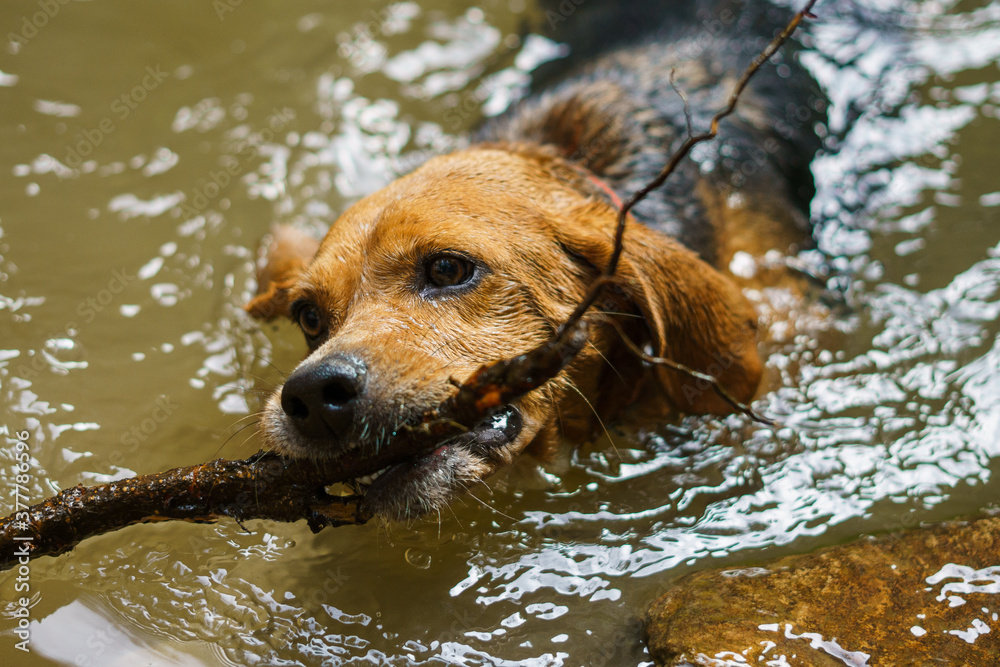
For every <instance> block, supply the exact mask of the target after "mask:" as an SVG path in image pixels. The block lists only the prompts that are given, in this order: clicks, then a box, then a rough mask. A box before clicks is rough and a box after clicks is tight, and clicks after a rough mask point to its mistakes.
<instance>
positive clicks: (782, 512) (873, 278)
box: [0, 0, 1000, 665]
mask: <svg viewBox="0 0 1000 667" xmlns="http://www.w3.org/2000/svg"><path fill="white" fill-rule="evenodd" d="M591 1H593V2H597V1H598V0H591ZM827 4H833V3H827ZM836 4H837V6H836V7H834V6H829V7H823V6H821V8H820V10H819V11H818V13H819V14H820V15H821V17H822V20H821V21H819V22H815V23H813V24H811V25H810V26H809V27H808V29H807V32H806V33H805V34H804V35H803V39H804V41H805V51H804V53H803V56H802V57H803V62H804V63H805V64H806V66H807V67H808V68H809V70H810V71H812V72H813V74H814V75H815V76H816V77H817V79H818V80H819V81H820V83H821V85H822V86H823V88H824V89H825V90H826V92H827V94H828V95H829V97H830V98H831V100H832V107H831V109H830V122H829V125H828V127H827V128H826V134H827V151H826V152H825V154H824V155H823V156H821V157H820V158H819V159H818V160H817V162H816V164H815V173H816V178H817V182H818V190H819V191H818V194H817V197H816V199H815V202H814V206H813V217H814V219H815V220H816V222H817V224H818V226H819V230H820V231H819V232H818V238H819V247H818V250H816V251H813V252H811V253H807V254H805V255H804V256H803V258H802V260H803V261H805V262H807V263H810V264H814V265H822V266H827V267H829V268H830V272H831V285H832V286H833V288H834V289H835V291H837V292H838V293H839V294H840V295H841V301H842V303H841V304H840V305H839V306H838V307H837V310H836V313H835V315H834V316H833V317H832V318H830V319H829V320H828V321H827V322H826V323H825V324H823V325H822V326H818V327H817V328H818V331H816V332H813V333H809V334H805V333H799V334H794V333H791V334H789V335H788V336H787V337H786V338H784V339H783V338H782V337H781V336H777V338H776V340H775V341H774V342H773V343H771V344H769V349H768V350H767V351H768V353H769V355H770V356H769V362H768V363H769V373H770V375H771V377H772V378H773V379H775V380H777V383H778V384H780V385H781V387H780V388H779V389H777V390H775V391H773V392H771V393H770V394H769V395H767V396H765V397H764V398H763V399H761V400H760V401H759V402H758V403H757V404H756V405H755V408H756V409H757V410H759V411H762V412H765V413H767V414H769V415H772V416H775V417H777V418H779V421H780V424H779V426H778V427H776V428H766V427H759V426H753V425H750V424H747V423H746V421H745V420H743V419H738V418H729V419H724V420H711V419H687V420H684V421H682V422H680V423H677V424H669V425H655V424H654V425H652V426H649V425H645V424H644V425H641V426H636V425H628V428H625V429H624V430H622V431H621V432H616V434H615V442H616V445H617V453H616V452H615V450H614V449H613V448H612V447H611V446H610V444H609V443H608V442H607V441H606V440H602V441H599V442H597V443H591V444H588V445H586V446H584V447H583V448H581V449H580V450H578V451H577V452H576V453H575V454H574V455H573V456H572V457H568V458H567V459H566V460H564V461H561V462H559V463H557V464H554V465H552V466H550V467H549V468H548V469H546V470H545V471H544V472H542V473H531V472H530V471H521V472H520V473H518V474H516V475H512V476H509V477H508V478H505V479H500V480H495V481H493V482H491V483H490V486H491V487H492V493H491V492H490V491H488V490H487V489H485V488H482V489H479V490H477V491H476V493H475V496H476V498H472V497H470V498H467V499H466V500H465V501H464V502H462V503H458V504H456V506H455V507H454V508H453V509H454V511H453V513H448V514H444V515H442V516H441V518H440V521H438V519H437V518H436V517H435V518H434V519H432V520H429V521H427V522H420V523H416V524H414V525H412V526H401V525H395V526H391V527H380V526H378V525H375V524H372V525H368V526H363V527H348V528H340V529H336V530H327V531H325V532H323V533H321V534H319V535H312V534H310V533H309V531H308V529H307V528H306V527H305V525H304V524H296V525H277V524H270V523H263V522H250V523H249V524H248V525H247V528H248V529H249V530H250V531H251V532H250V533H247V532H245V531H243V530H242V529H241V528H240V526H238V525H236V524H235V523H233V522H225V523H222V524H219V525H180V524H161V525H148V526H137V527H132V528H129V529H126V530H123V531H119V532H117V533H114V534H111V535H107V536H103V537H100V538H96V539H93V540H89V541H88V542H86V543H85V544H83V545H82V546H81V547H80V548H78V549H77V550H76V551H75V552H73V553H72V554H69V555H67V556H63V557H60V558H58V559H44V560H41V561H37V562H36V563H34V564H33V565H32V566H31V570H30V580H29V583H30V595H31V596H33V598H32V599H33V602H34V606H33V607H32V611H31V618H32V622H33V625H32V649H33V653H32V654H31V655H29V656H24V655H22V654H20V653H15V652H14V651H13V649H12V648H8V647H7V645H5V647H4V655H5V656H12V657H5V662H7V663H9V664H25V665H56V664H58V665H68V664H75V665H97V664H100V665H115V664H123V665H124V664H143V662H148V663H151V664H182V665H214V664H219V663H220V662H221V663H225V664H236V665H247V664H267V665H278V664H281V665H319V664H337V663H338V662H341V661H342V662H346V663H359V664H360V663H365V662H366V661H367V662H382V661H391V662H392V663H393V664H441V663H454V664H503V665H511V664H524V665H549V664H565V665H579V664H591V665H598V664H640V663H642V662H644V661H645V660H647V657H646V656H645V655H644V652H643V648H642V644H641V641H640V636H641V630H640V625H639V619H640V617H641V614H642V612H643V610H644V608H645V606H646V605H647V604H648V603H649V602H650V601H651V600H652V599H654V598H655V597H656V596H657V595H658V593H659V592H661V591H662V590H664V588H665V587H666V586H667V585H668V584H669V582H670V581H672V580H673V579H675V578H676V577H677V576H680V575H681V574H684V573H686V572H689V571H692V570H696V569H703V568H707V567H713V566H718V565H723V564H726V565H731V564H748V565H749V564H753V563H756V562H759V561H760V560H762V559H764V558H767V557H771V556H776V555H780V554H787V553H793V552H803V551H808V550H810V549H812V548H815V547H817V546H821V545H828V544H835V543H839V542H842V541H845V540H848V539H851V538H853V537H855V536H857V535H859V534H862V533H867V532H875V531H881V530H885V529H894V528H899V527H903V526H913V525H917V524H918V523H920V522H924V521H936V520H941V519H945V518H950V517H953V516H957V515H962V514H967V513H972V512H976V511H978V510H981V509H984V508H992V507H995V506H996V501H995V498H997V496H998V491H1000V488H998V486H997V485H998V481H997V478H996V476H995V475H994V474H993V473H994V472H995V470H996V468H997V464H996V462H995V461H996V460H997V459H996V457H997V454H998V453H1000V436H998V431H1000V370H998V369H1000V344H998V342H997V341H998V339H997V334H998V329H1000V327H998V325H997V314H998V309H1000V209H998V207H1000V185H998V184H997V181H996V178H995V173H996V169H995V157H994V156H995V152H996V151H995V146H996V142H997V139H998V138H1000V134H998V129H1000V128H998V125H997V114H998V108H1000V84H997V83H995V81H996V80H997V78H998V77H997V71H996V70H997V58H998V56H1000V4H993V3H983V2H951V1H948V0H940V1H937V2H905V1H903V0H871V1H870V2H867V3H864V4H852V3H847V2H841V3H836ZM38 11H40V10H39V8H38V5H36V4H32V3H6V4H5V5H4V6H3V7H2V8H0V26H2V27H3V31H4V32H5V33H6V32H8V31H11V32H13V33H16V34H18V35H20V39H19V41H20V46H19V47H17V48H13V47H11V46H10V44H9V43H8V44H7V45H6V47H5V49H4V50H3V52H2V53H0V72H2V74H0V132H2V139H3V141H2V142H0V146H2V148H0V173H3V174H5V177H4V179H3V183H2V185H0V233H2V235H0V406H2V407H0V418H2V425H3V427H4V428H6V432H7V435H8V441H9V440H10V439H11V438H13V436H14V433H15V432H17V431H27V432H28V443H29V445H30V452H31V455H32V458H31V462H30V463H31V465H30V474H29V477H30V479H29V480H28V484H27V491H28V495H29V496H30V498H31V499H33V500H37V499H40V498H41V497H43V496H47V495H49V494H51V493H53V492H54V491H55V490H57V489H59V488H65V487H67V486H71V485H73V484H77V483H84V484H93V483H98V482H104V481H108V480H111V479H117V478H121V477H125V476H130V475H133V474H135V473H145V472H152V471H155V470H160V469H164V468H169V467H173V466H177V465H186V464H193V463H197V462H200V461H204V460H207V459H209V458H213V457H216V456H219V455H223V456H229V457H243V456H246V455H249V454H250V453H252V452H253V451H255V450H256V442H255V441H254V440H253V439H252V438H249V434H250V431H252V429H247V430H241V428H242V427H243V426H245V425H246V424H247V419H245V417H246V415H247V414H248V413H249V412H250V411H252V410H254V409H255V408H256V406H257V404H258V401H259V400H260V397H261V396H262V395H263V394H264V393H266V392H267V390H268V389H269V388H270V387H271V386H273V384H274V383H275V382H278V381H280V377H281V376H280V373H279V372H278V370H276V369H284V370H287V369H290V368H292V367H293V366H294V364H295V363H296V361H297V359H298V358H300V356H301V355H302V353H303V350H304V347H303V343H302V341H301V337H300V336H299V334H297V333H296V332H294V331H293V330H292V329H291V328H290V327H288V326H284V325H278V326H274V327H272V326H266V327H264V328H263V330H261V329H260V328H259V327H258V326H257V325H256V324H254V323H252V322H250V321H248V320H247V318H246V317H245V316H244V315H243V314H242V312H241V310H240V306H241V304H242V303H244V302H245V301H246V299H247V298H248V296H249V295H250V293H251V290H252V288H253V282H252V274H253V267H252V262H253V258H254V254H255V248H256V243H257V240H258V239H259V238H260V237H261V235H263V234H264V233H265V232H266V230H267V228H268V226H269V225H270V224H271V223H272V222H294V223H298V224H302V225H306V226H310V225H312V226H315V227H316V228H321V227H322V226H323V225H324V224H325V221H326V220H328V219H329V217H330V216H331V215H335V214H336V213H337V212H338V211H340V210H342V209H343V208H344V207H345V206H346V205H347V204H349V203H350V202H351V201H354V200H356V199H357V198H358V197H359V196H361V195H363V194H364V193H366V192H369V191H371V190H373V189H375V188H377V187H378V186H380V185H381V184H383V183H384V182H386V181H387V180H388V179H389V178H391V176H392V174H393V173H397V172H399V171H405V170H406V169H407V165H408V164H412V162H413V160H414V159H415V156H417V155H418V154H419V153H420V152H422V151H441V150H447V149H449V148H451V147H453V146H456V145H460V143H461V141H462V136H463V133H464V132H466V131H467V130H468V129H469V128H470V127H472V126H474V124H475V123H476V122H477V120H478V119H479V118H480V117H481V116H482V114H483V113H495V112H497V111H499V110H501V109H502V108H503V107H504V106H505V105H506V104H507V103H508V102H509V100H510V99H512V98H513V97H515V96H517V95H518V94H520V92H521V91H522V90H523V86H524V84H525V83H526V81H527V76H528V74H529V73H530V71H531V70H532V69H533V68H534V67H536V66H538V65H539V64H540V63H541V62H544V61H545V60H547V59H549V58H552V57H555V56H556V55H558V53H559V52H560V49H559V47H558V45H556V44H555V43H553V42H550V41H546V40H544V39H542V38H540V37H537V36H536V37H525V36H522V37H520V38H519V37H518V35H519V34H520V28H521V26H522V25H523V24H524V23H525V22H528V24H534V25H538V24H540V23H543V22H544V20H545V19H544V16H543V15H542V14H541V12H540V11H539V10H538V8H536V7H534V6H533V5H532V4H531V3H528V4H527V5H526V4H524V3H523V2H520V1H519V0H512V1H511V2H507V1H506V0H504V1H501V0H491V1H488V2H482V3H480V4H477V5H473V4H471V3H469V2H465V1H464V0H450V1H445V0H433V1H431V0H427V1H423V2H420V3H400V4H397V5H393V6H392V11H387V10H385V8H384V7H383V6H381V5H377V4H372V5H369V4H367V3H338V4H337V6H336V7H335V8H331V7H330V6H328V5H326V4H325V3H320V2H304V3H298V4H296V5H295V6H294V8H293V7H284V6H280V5H279V4H278V3H272V4H268V5H266V6H264V7H257V6H254V7H251V6H249V5H245V4H238V3H235V2H227V1H226V0H220V2H216V3H214V4H210V3H202V2H194V1H186V2H177V3H171V4H170V5H164V4H161V3H145V4H142V5H136V4H135V3H128V2H124V1H123V0H114V1H111V0H109V1H106V2H102V3H84V2H71V3H68V4H66V5H59V8H58V11H56V12H55V14H54V15H52V16H51V17H48V18H46V19H45V21H44V25H41V26H40V27H35V29H34V30H31V29H30V27H29V24H26V23H24V21H25V18H27V20H28V21H29V23H30V25H31V26H34V25H35V23H39V24H40V23H42V19H39V18H38V14H37V12H38ZM32 21H34V23H31V22H32ZM557 36H558V35H557ZM7 40H10V36H9V35H8V37H7ZM13 463H14V453H13V448H12V447H11V448H8V449H7V450H4V452H2V453H0V475H2V477H3V482H2V484H0V489H2V491H3V495H2V497H0V510H2V511H4V512H7V511H9V510H10V509H11V508H12V507H13V504H14V496H13V493H14V491H13V489H14V482H15V478H14V474H15V472H14V465H13ZM15 583H16V582H15V578H14V577H13V576H11V575H6V576H5V577H4V578H3V579H0V590H2V591H3V600H5V601H6V602H5V604H8V606H7V607H5V609H6V612H7V613H8V614H9V613H10V612H12V611H13V607H12V606H9V601H10V600H12V599H13V597H14V586H15ZM15 624H16V621H15V620H14V619H11V618H9V616H8V617H6V618H4V619H3V620H2V621H0V628H3V629H4V630H5V631H6V632H7V634H5V635H4V637H3V640H2V641H4V642H7V641H9V642H10V643H11V646H12V645H13V642H14V637H13V636H12V635H10V634H9V631H10V629H12V628H13V627H15ZM11 661H13V662H11Z"/></svg>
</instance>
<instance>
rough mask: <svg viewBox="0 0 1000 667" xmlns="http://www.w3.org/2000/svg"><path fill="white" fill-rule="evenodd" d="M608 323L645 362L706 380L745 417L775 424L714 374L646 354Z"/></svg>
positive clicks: (616, 327)
mask: <svg viewBox="0 0 1000 667" xmlns="http://www.w3.org/2000/svg"><path fill="white" fill-rule="evenodd" d="M610 323H611V326H613V327H614V328H615V331H617V332H618V335H619V336H620V337H621V339H622V342H623V343H625V347H627V348H628V349H629V351H630V352H632V354H634V355H635V356H637V357H639V358H640V359H642V360H643V361H645V362H646V363H647V364H653V365H655V366H666V367H667V368H670V369H673V370H675V371H677V372H678V373H683V374H684V375H687V376H690V377H692V378H694V379H696V380H701V381H703V382H707V383H708V384H709V385H711V387H712V389H713V390H715V393H716V394H718V395H719V396H720V397H721V398H722V399H723V400H724V401H726V403H729V404H730V405H731V406H733V407H734V408H735V409H736V411H737V412H739V413H740V414H744V415H746V416H747V417H749V418H750V419H752V420H753V421H755V422H757V423H758V424H764V425H765V426H774V424H775V422H774V420H772V419H768V418H767V417H763V416H761V415H759V414H757V413H756V412H754V410H753V408H751V407H750V406H749V405H746V404H745V403H741V402H740V401H739V400H737V399H736V397H734V396H733V395H732V394H730V393H729V391H728V390H727V389H726V388H725V387H723V386H722V383H720V382H719V379H718V378H717V377H715V376H714V375H709V374H708V373H702V372H701V371H696V370H695V369H693V368H691V367H690V366H685V365H684V364H681V363H678V362H676V361H674V360H673V359H668V358H667V357H654V356H653V355H651V354H647V353H646V352H643V351H642V350H641V349H640V348H639V346H638V345H636V344H635V341H633V340H632V339H631V338H629V337H628V334H626V333H625V330H624V329H622V327H621V325H620V324H618V323H617V322H615V321H614V320H610Z"/></svg>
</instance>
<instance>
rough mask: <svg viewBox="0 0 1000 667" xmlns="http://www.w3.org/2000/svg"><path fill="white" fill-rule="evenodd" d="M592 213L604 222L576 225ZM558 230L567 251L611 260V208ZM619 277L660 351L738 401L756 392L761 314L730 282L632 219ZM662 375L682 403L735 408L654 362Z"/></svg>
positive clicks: (702, 409) (687, 407)
mask: <svg viewBox="0 0 1000 667" xmlns="http://www.w3.org/2000/svg"><path fill="white" fill-rule="evenodd" d="M588 218H589V220H590V221H595V220H596V219H599V220H600V222H598V223H597V224H586V223H584V224H579V223H580V222H581V221H584V220H588ZM556 233H557V234H558V235H559V236H560V242H561V243H562V245H563V247H564V248H566V249H567V250H568V251H569V252H570V253H572V254H575V255H577V256H579V257H581V258H583V259H585V260H586V261H587V262H588V263H590V264H592V265H593V266H594V267H596V268H597V269H599V270H603V268H604V267H605V266H607V263H608V261H609V260H610V258H611V253H612V249H613V237H614V219H613V218H611V217H610V216H608V214H607V209H606V208H605V212H604V214H603V215H600V216H595V215H593V213H591V215H589V216H588V215H586V214H583V215H582V216H581V217H576V218H575V220H574V221H573V222H572V223H570V224H564V225H561V226H560V227H559V229H558V230H557V232H556ZM616 275H617V276H618V278H619V279H620V282H619V284H618V286H617V287H616V288H614V289H618V290H620V291H624V293H625V296H626V297H627V298H628V300H629V301H631V302H632V303H633V304H634V305H635V306H636V307H637V308H638V309H639V311H640V312H641V313H642V315H643V317H644V318H645V321H646V325H647V328H648V330H649V343H650V345H651V346H652V348H653V352H654V354H655V355H657V356H662V357H666V358H669V359H671V360H673V361H676V362H679V363H681V364H684V365H686V366H688V367H690V368H693V369H694V370H697V371H701V372H703V373H707V374H709V375H712V376H714V377H715V378H716V379H717V380H718V381H719V384H721V385H722V386H723V387H724V388H725V389H726V390H727V391H728V392H729V393H730V394H731V395H732V396H733V397H735V398H736V399H737V400H739V401H741V402H744V403H745V402H748V401H750V400H751V399H752V398H753V395H754V393H755V392H756V391H757V386H758V385H759V383H760V378H761V374H762V364H761V360H760V355H759V353H758V352H757V315H756V313H755V312H754V309H753V306H752V305H751V304H750V303H749V302H748V301H747V299H746V298H745V297H744V296H743V294H742V292H741V291H740V289H739V287H737V285H736V284H735V283H734V282H733V281H732V280H730V279H729V278H727V277H726V276H724V275H722V274H721V273H720V272H718V271H717V270H715V269H714V268H713V267H711V266H710V265H709V264H707V263H706V262H704V261H702V260H701V259H699V258H698V257H697V256H696V255H695V254H694V253H693V252H691V251H690V250H688V249H687V248H684V247H683V246H681V245H680V244H679V243H677V242H676V241H674V240H673V239H671V238H668V237H666V236H664V235H662V234H659V233H657V232H654V231H653V230H650V229H648V228H646V227H644V226H642V225H640V224H638V223H635V222H630V223H629V225H628V229H627V231H626V234H625V245H624V252H623V254H622V256H621V260H620V263H619V266H618V271H617V274H616ZM609 289H611V288H609ZM612 335H613V334H612ZM636 342H637V343H638V342H639V341H636ZM657 373H658V374H659V376H660V379H661V380H662V381H663V385H664V387H665V388H666V389H667V392H668V394H669V396H670V398H671V400H672V401H673V402H674V403H675V404H676V405H677V407H679V408H680V409H682V410H684V411H686V412H696V413H711V414H728V413H731V412H732V411H733V409H732V406H730V405H729V404H728V403H727V402H726V401H725V400H723V399H722V398H721V397H720V396H719V395H718V394H717V393H716V392H715V390H714V389H713V388H712V386H711V384H710V383H708V382H706V381H703V380H702V381H699V380H696V379H694V378H691V377H689V376H687V375H684V374H682V373H679V372H678V371H675V370H672V369H669V368H666V367H664V366H659V367H657Z"/></svg>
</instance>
